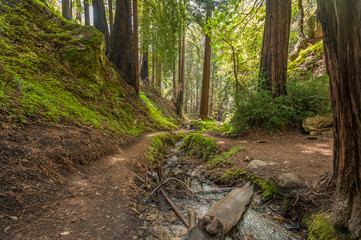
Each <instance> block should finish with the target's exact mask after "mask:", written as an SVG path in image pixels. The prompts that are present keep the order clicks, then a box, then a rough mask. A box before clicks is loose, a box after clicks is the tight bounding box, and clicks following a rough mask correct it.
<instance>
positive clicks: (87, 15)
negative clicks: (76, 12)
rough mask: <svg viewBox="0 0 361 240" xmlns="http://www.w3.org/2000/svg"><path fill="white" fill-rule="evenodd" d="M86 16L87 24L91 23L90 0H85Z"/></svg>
mask: <svg viewBox="0 0 361 240" xmlns="http://www.w3.org/2000/svg"><path fill="white" fill-rule="evenodd" d="M84 18H85V25H90V17H89V0H84Z"/></svg>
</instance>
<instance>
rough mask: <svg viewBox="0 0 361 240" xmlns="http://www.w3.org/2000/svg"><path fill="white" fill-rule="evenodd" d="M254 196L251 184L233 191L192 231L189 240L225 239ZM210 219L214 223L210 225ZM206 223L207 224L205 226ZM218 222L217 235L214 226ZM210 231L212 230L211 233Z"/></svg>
mask: <svg viewBox="0 0 361 240" xmlns="http://www.w3.org/2000/svg"><path fill="white" fill-rule="evenodd" d="M252 196H253V186H252V185H251V184H250V183H247V184H246V185H244V186H243V187H242V188H236V189H234V190H233V191H231V192H230V193H229V194H228V195H227V196H226V197H224V198H222V199H221V200H220V201H218V202H217V203H216V204H215V205H214V206H213V207H212V208H211V210H209V211H208V213H207V214H206V216H205V217H203V218H202V220H201V221H200V222H199V223H198V225H197V226H196V227H194V228H193V229H192V230H191V231H190V233H189V235H188V238H187V240H202V239H203V240H215V239H219V240H221V239H223V236H224V234H226V233H227V232H228V231H229V230H231V228H232V227H234V226H235V225H236V224H237V223H238V222H239V221H240V220H241V218H242V216H243V214H244V213H245V212H246V210H247V206H248V205H249V203H250V201H251V198H252ZM210 218H212V221H211V222H210V223H208V222H209V221H210V220H209V219H210ZM202 221H203V223H202ZM204 222H206V223H207V224H206V225H204ZM216 222H218V225H217V229H218V231H217V232H216V233H215V232H214V225H215V224H216ZM219 225H221V227H220V226H219ZM204 226H206V227H204ZM207 229H208V230H207ZM209 229H211V230H210V231H209ZM220 231H221V232H220Z"/></svg>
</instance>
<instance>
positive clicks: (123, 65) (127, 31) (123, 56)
mask: <svg viewBox="0 0 361 240" xmlns="http://www.w3.org/2000/svg"><path fill="white" fill-rule="evenodd" d="M130 3H131V2H130V0H117V1H116V12H115V18H114V28H113V34H112V38H111V49H112V51H111V52H110V54H109V59H110V61H111V62H112V63H113V64H114V65H115V66H116V67H117V69H118V70H119V72H120V74H121V76H122V78H123V80H124V81H125V82H126V83H128V84H129V85H131V86H133V87H134V89H136V78H135V75H134V73H135V71H134V52H133V31H132V22H131V21H132V19H131V12H130Z"/></svg>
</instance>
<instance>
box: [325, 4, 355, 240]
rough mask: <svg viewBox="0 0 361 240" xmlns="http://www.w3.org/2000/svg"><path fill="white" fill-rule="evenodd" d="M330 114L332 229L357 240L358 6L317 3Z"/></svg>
mask: <svg viewBox="0 0 361 240" xmlns="http://www.w3.org/2000/svg"><path fill="white" fill-rule="evenodd" d="M318 5H319V14H320V20H321V24H322V27H323V32H324V47H325V55H326V66H327V71H328V75H329V77H330V93H331V103H332V109H333V119H334V121H333V128H334V150H333V151H334V152H333V159H334V160H333V166H334V168H333V169H334V177H335V178H336V192H335V202H334V206H333V216H334V224H335V225H336V226H337V227H339V228H341V229H348V230H349V231H350V232H351V234H352V236H353V237H354V238H355V239H360V238H361V177H360V176H361V1H359V0H347V1H345V0H327V1H326V0H318Z"/></svg>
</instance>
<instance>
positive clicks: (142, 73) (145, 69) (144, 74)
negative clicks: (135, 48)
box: [140, 51, 149, 80]
mask: <svg viewBox="0 0 361 240" xmlns="http://www.w3.org/2000/svg"><path fill="white" fill-rule="evenodd" d="M148 65H149V63H148V51H147V52H145V54H144V56H143V61H142V66H141V68H140V79H142V80H144V79H146V78H148V76H149V73H148V72H149V70H148Z"/></svg>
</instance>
